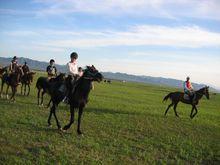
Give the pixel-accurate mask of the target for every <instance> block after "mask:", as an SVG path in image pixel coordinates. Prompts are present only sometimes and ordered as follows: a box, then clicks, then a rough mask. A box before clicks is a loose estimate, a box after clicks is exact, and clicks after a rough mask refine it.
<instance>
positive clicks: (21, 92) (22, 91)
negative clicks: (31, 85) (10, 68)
mask: <svg viewBox="0 0 220 165" xmlns="http://www.w3.org/2000/svg"><path fill="white" fill-rule="evenodd" d="M23 86H24V84H23V83H22V84H21V95H22V94H23Z"/></svg>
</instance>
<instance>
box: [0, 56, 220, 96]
mask: <svg viewBox="0 0 220 165" xmlns="http://www.w3.org/2000/svg"><path fill="white" fill-rule="evenodd" d="M10 61H11V58H4V57H0V65H2V66H6V65H8V64H9V63H10ZM25 61H26V62H27V63H28V65H29V66H30V67H31V68H32V69H35V70H43V71H44V70H45V69H46V67H47V66H48V63H47V62H42V61H36V60H32V59H29V58H23V57H21V58H19V63H20V64H23V63H24V62H25ZM56 67H57V69H58V71H59V72H63V73H65V72H66V66H65V65H56ZM102 73H103V75H104V77H105V78H107V79H114V80H124V81H131V82H140V83H148V84H155V85H159V86H171V87H175V88H182V84H183V81H182V80H177V79H172V78H163V77H152V76H136V75H131V74H127V73H119V72H117V73H113V72H102ZM193 86H194V87H195V89H200V88H202V87H204V86H205V84H197V83H193ZM210 90H211V91H213V92H220V91H218V90H217V89H215V88H212V87H211V89H210Z"/></svg>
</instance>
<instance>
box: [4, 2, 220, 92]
mask: <svg viewBox="0 0 220 165" xmlns="http://www.w3.org/2000/svg"><path fill="white" fill-rule="evenodd" d="M72 51H76V52H78V54H79V61H78V62H79V65H81V66H84V65H90V64H94V65H95V66H96V67H97V68H98V69H99V70H101V71H113V72H117V71H119V72H125V73H130V74H136V75H149V76H157V77H158V76H161V77H169V78H177V79H181V80H184V79H185V77H186V76H188V75H189V76H190V77H191V79H192V81H193V82H198V83H205V84H209V85H210V84H211V85H213V86H215V87H218V88H219V89H220V1H219V0H129V1H128V0H62V1H61V0H0V56H2V57H12V56H14V55H17V56H18V57H19V56H20V57H21V56H22V57H28V58H32V59H36V60H41V61H48V60H49V59H51V58H54V59H55V60H56V62H57V63H59V64H65V63H67V62H68V60H69V54H70V53H71V52H72Z"/></svg>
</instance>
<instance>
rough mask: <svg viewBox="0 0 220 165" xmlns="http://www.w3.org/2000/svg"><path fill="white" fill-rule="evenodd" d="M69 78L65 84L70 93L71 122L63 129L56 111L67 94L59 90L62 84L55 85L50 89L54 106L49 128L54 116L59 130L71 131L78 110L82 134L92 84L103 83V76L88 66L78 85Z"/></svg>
mask: <svg viewBox="0 0 220 165" xmlns="http://www.w3.org/2000/svg"><path fill="white" fill-rule="evenodd" d="M68 78H69V77H68ZM68 78H67V79H66V80H65V84H66V87H67V90H68V91H69V104H70V121H69V123H68V124H67V125H66V126H64V128H63V129H62V128H61V125H60V123H59V121H58V119H57V116H56V110H57V107H58V105H59V103H60V102H61V101H62V100H63V99H64V97H65V94H64V93H65V92H61V91H60V90H59V88H60V87H61V85H62V84H61V83H55V84H54V85H53V87H52V88H50V95H51V99H52V103H53V105H52V107H51V110H50V115H49V118H48V124H49V126H50V125H51V117H52V115H53V116H54V117H55V120H56V123H57V127H58V129H60V130H67V129H69V128H70V127H71V125H72V124H73V122H74V114H75V109H76V108H78V109H79V111H78V126H77V133H78V134H82V132H81V129H80V124H81V117H82V114H83V109H84V107H85V105H86V104H87V102H88V97H89V93H90V90H91V86H92V82H93V81H98V82H100V81H102V79H103V76H102V74H101V73H99V72H98V70H96V69H95V67H94V66H91V67H89V66H88V67H87V69H86V70H85V71H84V74H83V76H82V77H80V78H79V80H77V82H76V84H71V82H72V81H71V79H68ZM70 84H71V85H70Z"/></svg>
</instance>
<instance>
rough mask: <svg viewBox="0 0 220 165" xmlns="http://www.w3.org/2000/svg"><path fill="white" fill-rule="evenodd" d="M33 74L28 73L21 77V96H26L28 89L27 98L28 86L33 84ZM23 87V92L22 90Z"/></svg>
mask: <svg viewBox="0 0 220 165" xmlns="http://www.w3.org/2000/svg"><path fill="white" fill-rule="evenodd" d="M35 74H36V73H35V72H28V73H26V74H24V75H23V76H22V77H21V94H24V95H26V89H27V87H28V91H27V96H29V94H30V85H31V83H32V82H33V78H34V75H35ZM23 87H24V90H23Z"/></svg>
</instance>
